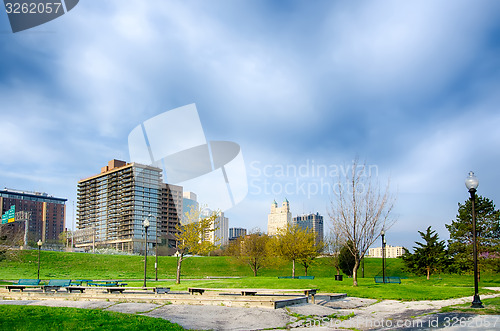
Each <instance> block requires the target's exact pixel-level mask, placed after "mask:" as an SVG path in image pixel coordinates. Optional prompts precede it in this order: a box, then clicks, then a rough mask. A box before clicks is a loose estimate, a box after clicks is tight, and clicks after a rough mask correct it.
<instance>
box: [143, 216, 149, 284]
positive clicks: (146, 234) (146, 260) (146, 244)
mask: <svg viewBox="0 0 500 331" xmlns="http://www.w3.org/2000/svg"><path fill="white" fill-rule="evenodd" d="M143 225H144V231H145V235H144V287H146V268H147V266H148V228H149V220H148V218H147V217H146V219H145V220H144V223H143Z"/></svg>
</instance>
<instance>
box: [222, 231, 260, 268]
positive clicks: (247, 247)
mask: <svg viewBox="0 0 500 331" xmlns="http://www.w3.org/2000/svg"><path fill="white" fill-rule="evenodd" d="M268 246H269V237H268V236H267V234H263V233H261V232H260V231H259V230H254V231H253V232H252V233H250V234H249V235H247V236H245V237H241V238H238V240H237V241H236V242H235V243H234V244H233V245H231V248H230V249H229V251H230V252H231V254H232V255H233V256H235V257H236V259H237V260H238V261H239V262H240V263H243V264H246V265H248V266H249V267H250V268H251V269H252V271H253V275H254V276H257V272H258V271H259V270H260V269H262V268H264V267H265V266H267V265H269V264H270V256H269V249H268Z"/></svg>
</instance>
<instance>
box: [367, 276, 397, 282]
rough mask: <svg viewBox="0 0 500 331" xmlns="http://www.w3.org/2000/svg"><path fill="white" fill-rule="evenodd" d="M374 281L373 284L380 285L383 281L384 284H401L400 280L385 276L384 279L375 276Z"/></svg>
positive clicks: (395, 277)
mask: <svg viewBox="0 0 500 331" xmlns="http://www.w3.org/2000/svg"><path fill="white" fill-rule="evenodd" d="M374 279H375V283H380V284H383V283H384V280H385V283H394V284H401V278H400V277H397V276H385V277H382V276H375V277H374Z"/></svg>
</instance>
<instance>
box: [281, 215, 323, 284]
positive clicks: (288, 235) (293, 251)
mask: <svg viewBox="0 0 500 331" xmlns="http://www.w3.org/2000/svg"><path fill="white" fill-rule="evenodd" d="M273 249H274V250H275V252H276V253H277V254H278V255H279V256H281V257H282V258H284V259H286V260H288V261H292V277H295V262H299V263H303V265H304V267H306V273H307V267H309V266H310V264H311V263H312V260H314V258H315V257H317V256H318V255H319V249H318V245H316V235H315V234H314V232H312V231H308V230H304V229H302V228H301V227H300V226H299V225H297V224H295V225H292V224H288V225H287V227H286V228H284V229H281V230H279V231H278V234H277V235H276V237H275V238H274V242H273ZM304 263H305V264H304Z"/></svg>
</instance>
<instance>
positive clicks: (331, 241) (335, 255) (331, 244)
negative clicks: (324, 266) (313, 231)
mask: <svg viewBox="0 0 500 331" xmlns="http://www.w3.org/2000/svg"><path fill="white" fill-rule="evenodd" d="M344 246H345V239H344V238H343V236H342V234H341V232H340V230H339V229H336V228H333V229H332V231H331V232H330V233H329V235H328V236H327V239H326V241H325V251H326V252H327V253H328V254H329V258H330V261H331V264H332V265H333V267H334V268H335V270H337V275H340V270H341V269H340V264H339V257H340V250H341V249H342V248H343V247H344Z"/></svg>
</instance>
